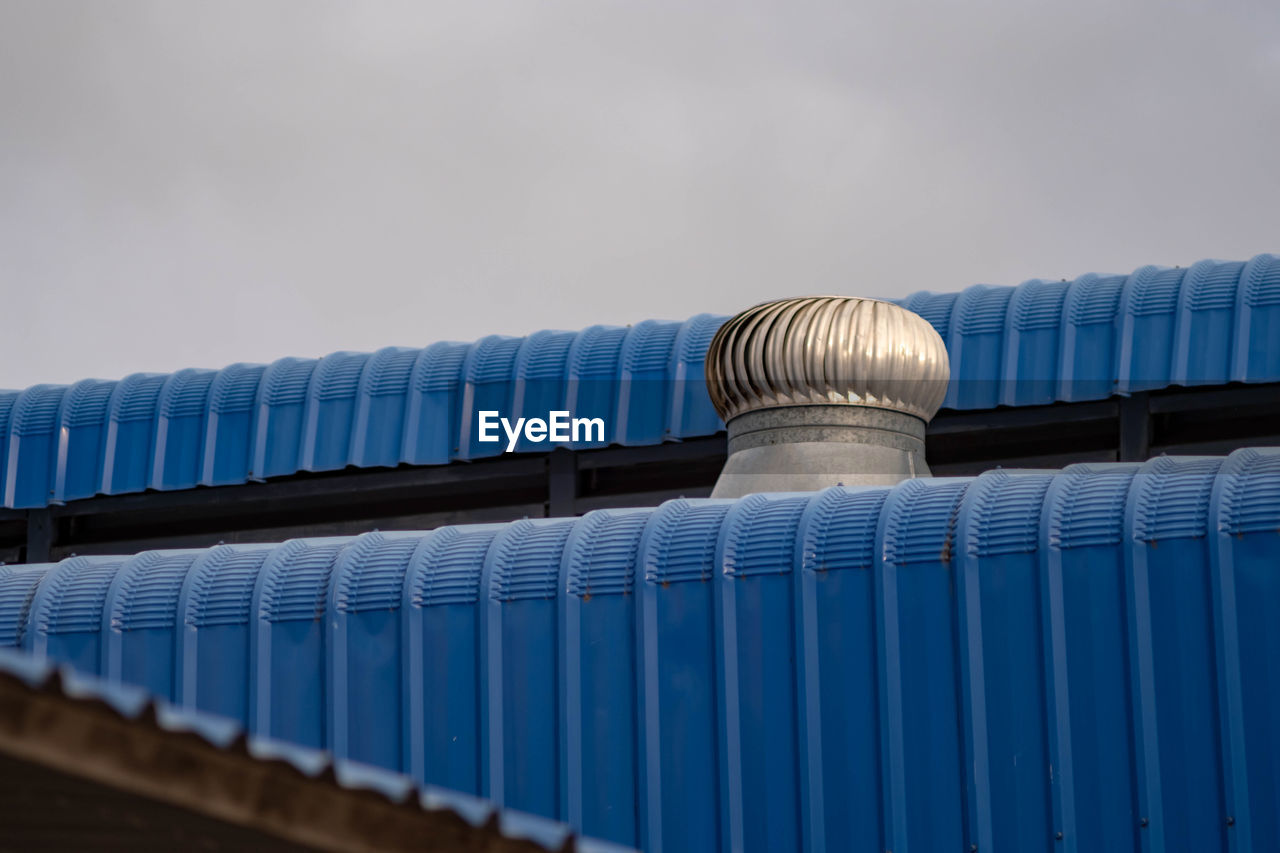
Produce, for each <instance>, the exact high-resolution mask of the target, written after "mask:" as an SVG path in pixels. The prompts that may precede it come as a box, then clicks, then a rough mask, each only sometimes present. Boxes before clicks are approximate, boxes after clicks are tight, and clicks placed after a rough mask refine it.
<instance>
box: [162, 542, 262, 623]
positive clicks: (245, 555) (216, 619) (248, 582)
mask: <svg viewBox="0 0 1280 853" xmlns="http://www.w3.org/2000/svg"><path fill="white" fill-rule="evenodd" d="M283 547H287V546H284V545H259V546H252V547H250V546H242V547H237V548H233V547H229V546H219V547H217V548H213V549H211V550H210V551H208V552H207V554H206V556H205V558H204V559H202V560H200V561H199V562H198V563H197V564H196V565H195V566H193V567H192V572H191V573H190V578H189V581H188V586H189V591H188V594H187V602H186V607H185V609H184V612H183V614H182V620H183V623H184V624H185V625H188V626H190V627H192V628H215V627H219V626H228V625H247V624H248V622H249V610H250V606H251V604H252V602H253V587H254V584H255V583H256V582H257V580H258V572H259V570H260V569H261V568H262V564H263V563H264V562H265V561H266V559H267V558H268V557H269V556H271V554H272V553H273V552H274V551H275V550H276V549H277V548H283Z"/></svg>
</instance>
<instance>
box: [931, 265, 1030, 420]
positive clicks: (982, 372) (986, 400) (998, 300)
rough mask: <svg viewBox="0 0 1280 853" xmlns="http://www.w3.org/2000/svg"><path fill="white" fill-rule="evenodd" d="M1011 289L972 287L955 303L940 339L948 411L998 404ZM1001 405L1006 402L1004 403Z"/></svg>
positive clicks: (1005, 378)
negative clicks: (947, 365)
mask: <svg viewBox="0 0 1280 853" xmlns="http://www.w3.org/2000/svg"><path fill="white" fill-rule="evenodd" d="M1014 291H1015V288H1012V287H995V286H992V285H985V284H975V285H974V286H972V287H969V288H967V289H965V290H964V291H963V292H962V293H961V294H960V295H959V297H958V298H957V299H956V304H955V309H954V310H953V312H952V315H951V330H950V332H949V333H948V334H947V335H946V336H944V340H945V341H946V344H947V351H948V355H949V358H950V362H951V384H950V387H949V388H948V389H947V395H946V398H945V399H944V400H943V403H942V405H943V406H944V407H946V408H950V409H990V408H994V407H995V406H996V405H997V403H999V402H1001V396H1002V395H1001V393H1000V391H1001V387H1002V386H1001V381H1002V380H1003V381H1004V382H1005V383H1009V382H1013V381H1016V379H1017V378H1018V377H1017V375H1016V374H1014V375H1005V364H1004V362H1005V359H1004V350H1005V346H1004V343H1005V341H1004V339H1005V336H1006V326H1007V316H1008V309H1009V300H1010V299H1012V297H1013V294H1014ZM1004 402H1007V400H1005V401H1004Z"/></svg>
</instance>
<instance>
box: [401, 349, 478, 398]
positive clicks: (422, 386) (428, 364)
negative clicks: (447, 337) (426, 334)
mask: <svg viewBox="0 0 1280 853" xmlns="http://www.w3.org/2000/svg"><path fill="white" fill-rule="evenodd" d="M469 349H470V345H469V344H455V343H449V342H444V343H438V344H432V345H431V346H429V347H427V348H426V349H425V350H423V354H422V357H421V359H420V360H419V361H418V363H417V365H415V369H414V376H415V377H416V381H415V382H414V387H415V388H416V389H417V390H419V391H422V392H427V391H448V390H450V389H452V388H456V387H457V385H458V377H459V374H460V373H461V371H462V362H463V361H464V360H466V357H467V352H468V350H469Z"/></svg>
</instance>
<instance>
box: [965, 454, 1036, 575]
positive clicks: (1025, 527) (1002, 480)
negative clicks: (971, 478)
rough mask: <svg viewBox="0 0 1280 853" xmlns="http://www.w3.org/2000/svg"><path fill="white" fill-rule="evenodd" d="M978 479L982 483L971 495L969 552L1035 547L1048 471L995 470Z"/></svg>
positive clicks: (1017, 550) (981, 553) (1010, 551)
mask: <svg viewBox="0 0 1280 853" xmlns="http://www.w3.org/2000/svg"><path fill="white" fill-rule="evenodd" d="M980 479H981V482H982V483H983V486H984V487H983V488H981V489H979V490H978V491H977V492H976V493H975V496H974V501H973V506H972V512H973V522H972V523H973V526H974V530H975V534H974V535H973V536H971V537H969V544H968V548H969V553H971V554H973V555H974V556H978V557H990V556H995V555H997V554H1027V553H1031V552H1033V551H1035V550H1036V548H1037V543H1038V542H1039V539H1040V509H1041V507H1042V506H1043V504H1044V494H1045V492H1046V491H1047V490H1048V488H1049V483H1050V480H1051V475H1049V474H1035V475H1031V474H1024V473H1017V474H1010V473H1009V472H1007V471H999V470H998V471H990V472H987V473H986V474H983V475H982V477H981V478H980ZM971 491H972V490H971Z"/></svg>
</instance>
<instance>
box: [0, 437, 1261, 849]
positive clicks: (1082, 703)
mask: <svg viewBox="0 0 1280 853" xmlns="http://www.w3.org/2000/svg"><path fill="white" fill-rule="evenodd" d="M1277 530H1280V449H1276V450H1243V451H1237V452H1236V453H1234V454H1232V455H1231V456H1230V457H1228V458H1226V460H1225V462H1224V460H1223V459H1218V458H1207V457H1201V458H1195V457H1192V458H1180V457H1163V458H1161V459H1157V460H1154V461H1152V462H1149V463H1146V464H1143V465H1131V464H1123V465H1116V464H1090V465H1074V466H1071V467H1069V468H1067V469H1065V470H1063V471H1061V472H1043V471H993V472H989V473H987V474H984V475H982V476H980V477H977V478H974V479H936V480H910V481H907V482H905V483H902V484H900V485H898V486H895V487H893V488H862V489H846V488H834V489H828V490H826V491H823V492H817V493H813V494H795V495H756V496H752V497H748V498H744V499H742V500H738V501H720V500H677V501H671V502H668V503H667V504H664V505H663V506H661V507H659V508H657V509H637V510H601V511H597V512H593V513H589V514H588V515H586V516H584V517H583V518H580V519H551V520H532V521H530V520H526V521H521V522H514V523H511V524H501V525H477V526H463V527H445V528H441V529H439V530H435V531H431V532H427V533H416V532H410V533H376V532H375V533H369V534H365V535H363V536H359V537H354V538H332V539H308V540H294V541H292V542H286V543H283V544H280V545H265V546H256V545H237V546H219V547H217V548H213V549H209V550H206V551H170V552H151V553H146V554H142V555H139V556H137V557H131V558H84V557H78V558H73V559H70V560H66V561H63V562H62V563H58V564H55V565H51V566H33V567H18V568H9V567H0V645H3V646H16V647H19V648H22V649H25V650H27V651H28V652H29V653H33V654H35V655H37V656H38V657H42V658H43V657H47V658H52V659H54V660H57V661H61V662H66V663H69V664H71V665H72V666H74V667H76V668H77V669H79V670H81V671H83V672H87V673H91V674H96V675H100V676H102V677H104V678H106V679H107V680H108V681H109V682H112V683H117V684H121V685H138V686H141V687H143V688H145V689H146V690H147V691H149V692H150V693H151V694H153V695H157V696H160V697H169V698H171V699H172V700H173V701H174V702H175V703H177V704H178V705H179V706H181V707H184V708H190V709H193V710H197V711H213V712H216V713H218V714H222V715H226V716H228V717H231V718H232V719H234V720H237V721H239V722H240V723H241V724H242V725H244V726H245V727H246V728H247V730H248V731H249V733H250V734H252V735H254V736H259V735H261V736H269V737H274V738H279V739H283V740H287V741H291V742H294V743H298V744H302V745H305V746H309V747H312V748H323V749H328V750H331V751H332V752H333V753H334V754H335V755H336V756H338V757H339V758H341V759H350V760H354V761H359V762H362V763H368V764H373V765H377V766H381V767H384V768H386V769H388V770H392V771H399V772H406V773H407V774H408V775H409V776H410V777H411V778H413V779H414V780H415V781H417V782H419V783H420V784H421V783H428V784H443V785H448V786H450V787H452V788H455V789H457V790H460V791H464V792H467V793H470V794H473V795H476V796H481V797H485V798H488V799H492V800H493V801H495V802H498V803H505V804H506V805H508V806H510V807H513V808H519V809H522V810H528V811H532V812H534V813H537V814H540V815H543V816H545V817H550V818H555V819H563V820H567V821H568V822H569V823H570V824H571V825H572V826H575V827H577V828H579V829H583V830H586V831H589V832H592V833H594V834H596V835H598V836H600V837H603V838H605V839H608V840H611V841H615V842H618V843H623V844H638V845H640V846H642V847H644V848H645V849H650V850H668V851H677V850H731V849H740V850H753V849H760V850H774V849H791V848H797V849H806V850H813V851H859V850H868V851H882V850H885V849H893V850H911V849H925V850H933V849H969V848H970V846H971V845H977V846H978V848H979V849H980V850H981V849H1006V848H1007V849H1020V850H1021V849H1053V848H1056V847H1059V846H1060V847H1061V849H1063V850H1067V851H1078V852H1079V853H1083V851H1092V850H1100V849H1103V850H1120V851H1125V850H1129V851H1137V850H1142V849H1170V850H1187V851H1197V853H1199V851H1215V850H1223V851H1225V850H1228V849H1258V847H1259V846H1265V845H1266V844H1267V843H1268V840H1269V839H1271V838H1273V837H1274V835H1275V832H1276V830H1277V822H1276V809H1275V804H1276V803H1277V802H1280V772H1277V768H1278V767H1280V737H1278V736H1277V735H1276V733H1275V726H1274V721H1275V719H1277V718H1278V716H1280V688H1277V686H1276V685H1277V684H1280V671H1278V669H1277V667H1280V663H1277V661H1280V642H1278V641H1277V637H1280V633H1277V632H1276V631H1274V630H1273V629H1272V626H1271V623H1272V622H1273V621H1274V619H1273V615H1274V613H1275V612H1276V610H1277V608H1278V607H1280V580H1278V579H1277V578H1278V575H1277V573H1276V570H1275V568H1276V566H1277V565H1280V536H1277Z"/></svg>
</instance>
